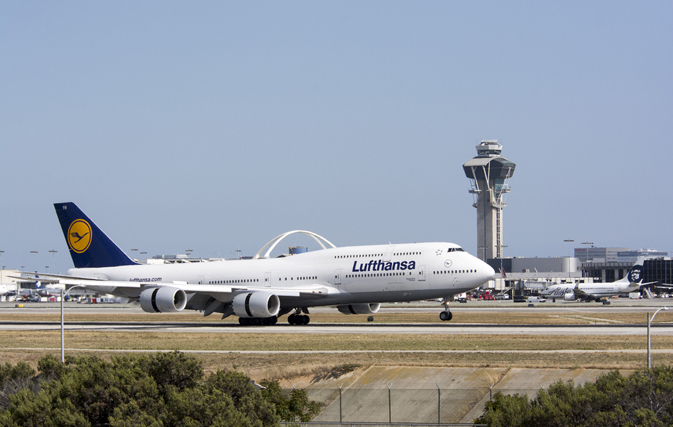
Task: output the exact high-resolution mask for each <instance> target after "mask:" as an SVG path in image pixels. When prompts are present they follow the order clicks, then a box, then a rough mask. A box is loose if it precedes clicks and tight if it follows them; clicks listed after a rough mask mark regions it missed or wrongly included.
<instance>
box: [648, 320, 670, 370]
mask: <svg viewBox="0 0 673 427" xmlns="http://www.w3.org/2000/svg"><path fill="white" fill-rule="evenodd" d="M661 310H668V307H661V308H660V309H659V310H657V311H655V312H654V314H653V315H652V317H650V313H649V312H648V313H647V369H652V354H651V350H650V348H651V347H650V323H652V320H654V316H656V315H657V313H659V312H660V311H661Z"/></svg>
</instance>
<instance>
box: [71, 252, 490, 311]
mask: <svg viewBox="0 0 673 427" xmlns="http://www.w3.org/2000/svg"><path fill="white" fill-rule="evenodd" d="M68 274H70V275H73V276H77V277H90V278H95V279H103V280H110V281H120V282H138V283H140V284H142V285H147V286H151V285H152V284H163V285H166V284H175V285H176V286H178V287H180V284H183V285H186V284H189V285H190V286H189V288H190V289H195V288H196V286H195V285H203V286H204V287H206V286H208V288H212V286H217V285H221V286H222V287H223V288H225V287H226V288H234V289H236V288H239V287H240V288H255V289H264V290H268V291H269V292H270V293H273V291H274V289H281V288H282V289H288V288H298V289H301V288H303V287H306V288H310V287H311V286H316V285H320V286H325V287H327V288H329V289H330V292H329V293H328V295H326V296H325V295H322V296H321V297H319V298H318V297H311V296H309V297H302V298H293V299H292V305H293V306H295V307H302V306H303V307H310V306H322V305H337V304H351V303H359V302H367V303H373V302H397V301H414V300H422V299H431V298H444V297H450V296H453V295H456V294H459V293H462V292H466V291H469V290H471V289H474V288H476V287H478V286H481V285H482V284H484V283H485V282H487V281H488V280H490V279H492V278H493V274H494V271H493V269H492V268H491V267H490V266H489V265H488V264H486V263H484V262H482V261H481V260H479V259H477V258H475V257H474V256H472V255H470V254H468V253H467V252H464V251H463V250H462V249H461V248H460V247H459V246H457V245H455V244H452V243H442V242H438V243H418V244H399V245H392V244H391V245H377V246H353V247H340V248H333V249H323V250H319V251H315V252H307V253H302V254H296V255H290V256H286V257H280V258H270V259H252V260H231V261H212V262H199V263H188V264H160V265H130V266H119V267H104V268H79V269H71V270H69V271H68ZM99 283H101V284H103V283H105V282H99ZM108 292H109V293H112V294H116V295H120V296H127V297H132V298H133V297H138V295H139V293H140V289H138V288H121V287H120V288H114V287H113V286H111V287H110V289H108ZM193 292H195V291H193ZM188 293H189V291H188ZM234 293H235V292H234ZM281 301H283V297H282V296H281ZM288 303H289V302H288ZM188 308H189V306H188Z"/></svg>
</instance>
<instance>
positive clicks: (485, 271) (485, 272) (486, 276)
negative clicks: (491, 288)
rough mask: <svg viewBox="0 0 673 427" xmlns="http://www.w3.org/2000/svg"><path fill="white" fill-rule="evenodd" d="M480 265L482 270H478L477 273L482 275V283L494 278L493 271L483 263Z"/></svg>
mask: <svg viewBox="0 0 673 427" xmlns="http://www.w3.org/2000/svg"><path fill="white" fill-rule="evenodd" d="M482 264H483V265H482V268H480V269H479V271H480V272H481V273H482V276H483V280H484V282H487V281H489V280H491V279H493V278H494V277H495V270H493V267H491V266H490V265H488V264H486V263H485V262H483V261H482Z"/></svg>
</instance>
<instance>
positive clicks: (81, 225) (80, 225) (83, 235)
mask: <svg viewBox="0 0 673 427" xmlns="http://www.w3.org/2000/svg"><path fill="white" fill-rule="evenodd" d="M90 244H91V226H90V225H89V223H88V222H86V221H84V220H83V219H76V220H74V221H73V222H72V223H71V224H70V227H69V228H68V246H70V249H72V250H73V251H74V252H77V253H78V254H81V253H83V252H86V250H87V249H89V245H90Z"/></svg>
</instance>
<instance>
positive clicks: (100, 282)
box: [10, 273, 340, 302]
mask: <svg viewBox="0 0 673 427" xmlns="http://www.w3.org/2000/svg"><path fill="white" fill-rule="evenodd" d="M24 274H26V275H28V276H31V278H35V279H40V278H42V279H51V280H58V282H59V283H60V284H64V285H68V286H79V287H82V288H86V289H90V290H92V291H96V292H100V293H105V294H113V295H120V296H125V297H131V298H133V297H138V295H140V292H142V290H144V289H149V288H157V287H164V286H170V287H173V288H179V289H182V290H183V291H185V292H186V293H188V294H205V295H209V296H211V297H213V298H215V299H217V300H220V301H223V302H229V301H231V300H232V298H233V296H234V295H235V294H237V293H240V292H245V291H263V292H269V293H272V294H274V295H277V296H279V297H295V298H299V297H304V296H312V297H318V298H319V297H321V296H327V295H329V294H338V293H340V291H339V290H338V289H336V288H334V287H332V286H329V285H326V284H321V283H315V284H303V285H298V286H292V287H273V288H271V287H264V286H238V285H237V286H229V285H202V284H198V283H184V282H179V283H165V282H157V283H154V282H149V283H148V282H129V281H116V280H104V279H98V278H89V277H76V276H67V275H57V274H36V273H24ZM10 277H15V278H19V279H21V278H23V279H26V277H25V276H24V277H16V276H10Z"/></svg>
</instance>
